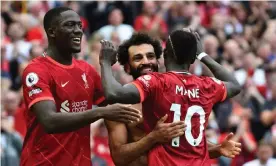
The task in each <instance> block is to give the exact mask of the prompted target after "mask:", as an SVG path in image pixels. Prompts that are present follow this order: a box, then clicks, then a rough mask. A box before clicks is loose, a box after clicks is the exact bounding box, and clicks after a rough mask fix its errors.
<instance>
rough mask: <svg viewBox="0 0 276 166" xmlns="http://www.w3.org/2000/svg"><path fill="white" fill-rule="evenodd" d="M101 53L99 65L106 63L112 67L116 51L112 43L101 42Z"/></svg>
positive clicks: (115, 58) (115, 59)
mask: <svg viewBox="0 0 276 166" xmlns="http://www.w3.org/2000/svg"><path fill="white" fill-rule="evenodd" d="M100 42H101V45H102V48H101V52H100V63H104V62H108V63H110V64H111V66H112V65H114V64H115V63H116V61H117V57H116V55H117V50H116V48H115V46H114V45H113V43H112V42H110V41H106V40H101V41H100Z"/></svg>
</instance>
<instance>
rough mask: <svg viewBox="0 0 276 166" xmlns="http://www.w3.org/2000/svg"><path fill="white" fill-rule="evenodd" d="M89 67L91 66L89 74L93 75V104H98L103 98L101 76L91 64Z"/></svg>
mask: <svg viewBox="0 0 276 166" xmlns="http://www.w3.org/2000/svg"><path fill="white" fill-rule="evenodd" d="M90 67H91V75H92V77H93V83H94V89H93V90H94V92H93V104H94V105H99V104H101V103H102V102H103V101H104V100H105V97H104V91H103V87H102V82H101V77H100V75H99V74H98V73H97V71H96V70H95V69H94V68H93V67H92V66H90Z"/></svg>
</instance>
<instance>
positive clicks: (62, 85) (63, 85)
mask: <svg viewBox="0 0 276 166" xmlns="http://www.w3.org/2000/svg"><path fill="white" fill-rule="evenodd" d="M68 82H69V81H67V82H65V83H64V84H63V83H61V87H65V86H66V85H67V84H68Z"/></svg>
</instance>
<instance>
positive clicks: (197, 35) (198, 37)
mask: <svg viewBox="0 0 276 166" xmlns="http://www.w3.org/2000/svg"><path fill="white" fill-rule="evenodd" d="M195 34H196V37H197V39H198V40H200V36H199V34H198V33H197V32H195Z"/></svg>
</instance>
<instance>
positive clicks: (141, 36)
mask: <svg viewBox="0 0 276 166" xmlns="http://www.w3.org/2000/svg"><path fill="white" fill-rule="evenodd" d="M141 44H150V45H152V46H153V48H154V53H155V55H156V58H157V59H159V58H160V56H161V54H162V52H163V49H162V46H161V43H160V41H159V40H157V39H155V38H152V37H150V36H149V35H148V34H146V33H141V32H138V33H134V34H133V35H132V36H131V38H130V39H128V40H126V41H125V42H123V43H122V44H121V45H120V46H119V48H118V55H117V56H118V61H119V63H120V64H121V65H125V64H127V63H128V60H129V54H128V49H129V47H131V46H138V45H141Z"/></svg>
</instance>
